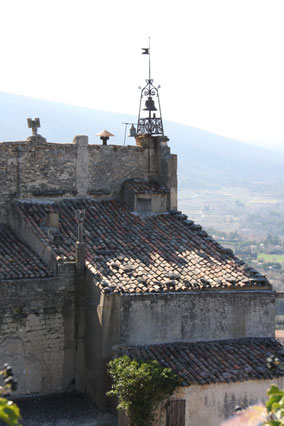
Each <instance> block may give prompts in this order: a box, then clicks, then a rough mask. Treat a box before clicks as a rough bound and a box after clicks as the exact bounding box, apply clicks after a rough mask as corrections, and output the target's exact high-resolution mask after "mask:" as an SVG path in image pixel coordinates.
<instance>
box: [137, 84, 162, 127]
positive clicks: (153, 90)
mask: <svg viewBox="0 0 284 426" xmlns="http://www.w3.org/2000/svg"><path fill="white" fill-rule="evenodd" d="M153 81H154V80H153V79H151V78H149V79H147V80H146V83H147V84H146V86H144V87H143V88H142V89H141V97H140V106H139V115H138V123H137V135H143V134H147V135H164V129H163V120H162V112H161V105H160V98H159V90H158V89H159V88H160V86H158V87H155V86H154V85H153ZM155 100H157V106H158V107H156V105H155ZM144 101H145V107H144V108H143V102H144Z"/></svg>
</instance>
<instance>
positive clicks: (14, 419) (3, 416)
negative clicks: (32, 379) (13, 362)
mask: <svg viewBox="0 0 284 426" xmlns="http://www.w3.org/2000/svg"><path fill="white" fill-rule="evenodd" d="M0 376H3V377H4V386H0V420H2V421H3V422H4V423H6V424H7V425H9V426H21V423H20V420H21V415H20V410H19V407H18V406H17V405H16V404H15V403H14V402H13V401H10V400H9V399H7V398H4V396H8V395H9V394H10V393H11V392H13V391H15V390H16V389H17V381H16V379H15V378H14V376H13V371H12V368H11V367H10V365H8V364H4V368H3V369H2V370H0Z"/></svg>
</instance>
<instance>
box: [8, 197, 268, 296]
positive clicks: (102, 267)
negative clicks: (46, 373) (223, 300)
mask: <svg viewBox="0 0 284 426" xmlns="http://www.w3.org/2000/svg"><path fill="white" fill-rule="evenodd" d="M14 208H18V209H19V210H20V212H21V214H22V215H23V218H24V220H25V221H26V222H29V223H30V224H31V225H32V226H33V228H34V231H35V232H36V233H37V234H38V236H39V238H40V239H41V241H42V242H43V243H44V244H46V245H49V246H50V247H51V248H52V250H53V251H54V252H55V253H56V254H57V255H59V256H61V258H62V259H65V260H71V261H72V260H74V259H75V242H76V239H77V222H76V218H75V210H77V209H83V210H85V220H84V235H85V241H86V246H87V249H86V261H87V262H86V264H87V267H88V268H89V269H90V270H91V271H92V273H94V274H95V275H96V278H97V280H98V286H99V287H100V289H101V291H102V292H104V293H120V294H122V293H149V292H150V293H161V292H172V291H175V292H176V291H182V292H185V291H186V292H187V291H195V290H230V289H239V290H241V289H245V290H246V289H247V290H251V289H263V288H271V287H270V285H269V282H268V281H267V279H266V278H265V277H264V276H262V275H260V274H259V273H258V272H257V271H255V270H254V269H252V268H250V267H248V266H246V265H245V264H244V262H242V261H241V260H240V259H238V258H237V257H235V256H234V255H233V253H232V251H231V250H228V249H224V248H222V247H221V246H220V245H219V244H218V243H217V242H216V241H214V240H213V239H212V238H211V237H210V236H209V235H208V234H207V233H206V232H205V231H204V230H202V228H201V226H199V225H195V224H194V222H193V221H192V220H188V219H187V216H186V215H183V214H181V213H180V212H172V213H171V214H160V215H153V216H148V217H140V216H138V215H134V214H131V213H130V212H129V211H128V210H127V209H126V208H125V207H123V206H122V205H121V204H120V203H119V202H117V201H115V200H110V201H103V202H97V201H95V200H93V199H91V198H82V199H65V200H63V201H58V202H49V203H48V202H36V201H35V202H32V201H16V202H15V204H14ZM54 210H56V211H58V212H59V221H60V228H59V230H60V234H59V235H57V237H56V239H55V240H54V241H50V240H49V239H48V235H47V229H46V228H45V227H44V218H45V216H46V214H47V213H48V212H49V211H54ZM11 253H12V252H11Z"/></svg>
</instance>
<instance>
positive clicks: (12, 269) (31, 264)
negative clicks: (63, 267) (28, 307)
mask: <svg viewBox="0 0 284 426" xmlns="http://www.w3.org/2000/svg"><path fill="white" fill-rule="evenodd" d="M51 275H52V274H51V272H50V271H49V270H48V268H47V267H46V266H45V265H44V264H43V262H42V261H41V260H40V259H39V257H38V256H37V255H36V254H35V253H34V252H33V251H32V250H31V249H30V248H29V247H28V246H27V245H25V244H24V243H23V242H21V241H20V240H18V239H17V237H16V236H15V235H14V234H13V232H12V231H11V230H10V229H9V228H8V227H7V226H0V280H14V279H20V278H21V279H22V278H44V277H49V276H51Z"/></svg>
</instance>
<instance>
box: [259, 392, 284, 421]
mask: <svg viewBox="0 0 284 426" xmlns="http://www.w3.org/2000/svg"><path fill="white" fill-rule="evenodd" d="M267 395H268V396H269V399H268V401H267V402H266V408H267V411H268V417H267V420H266V421H265V422H264V423H263V425H264V426H268V425H269V426H283V425H284V391H283V390H280V389H279V388H278V387H277V386H275V385H272V386H271V387H270V389H268V392H267Z"/></svg>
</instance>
